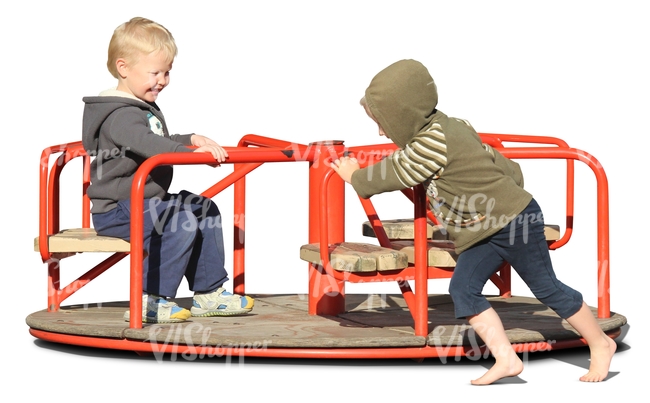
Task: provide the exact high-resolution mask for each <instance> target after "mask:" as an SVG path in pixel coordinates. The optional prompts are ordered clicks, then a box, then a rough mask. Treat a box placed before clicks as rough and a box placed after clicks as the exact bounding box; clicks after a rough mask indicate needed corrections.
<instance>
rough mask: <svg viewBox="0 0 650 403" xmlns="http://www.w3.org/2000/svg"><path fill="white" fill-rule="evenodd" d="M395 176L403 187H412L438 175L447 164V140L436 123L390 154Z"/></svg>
mask: <svg viewBox="0 0 650 403" xmlns="http://www.w3.org/2000/svg"><path fill="white" fill-rule="evenodd" d="M388 158H390V159H391V162H392V165H393V167H394V169H395V173H396V174H397V177H398V178H399V180H400V181H401V182H402V184H403V185H404V187H412V186H415V185H417V184H419V183H423V182H424V181H425V180H427V179H429V178H431V177H432V176H434V175H440V174H441V173H442V170H444V168H445V165H446V164H447V142H446V139H445V134H444V132H443V131H442V128H441V126H440V125H439V124H438V123H434V124H433V125H431V127H429V128H428V129H427V130H426V131H424V132H420V133H418V134H417V135H416V136H415V137H414V138H413V139H412V140H411V141H410V142H409V143H408V144H407V145H406V147H404V149H400V150H397V151H395V152H394V153H393V154H391V155H390V156H389V157H388Z"/></svg>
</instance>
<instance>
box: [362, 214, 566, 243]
mask: <svg viewBox="0 0 650 403" xmlns="http://www.w3.org/2000/svg"><path fill="white" fill-rule="evenodd" d="M381 223H382V225H383V227H384V230H385V231H386V235H387V236H388V239H396V240H401V239H405V240H412V239H413V236H414V234H415V232H414V229H413V227H414V226H413V220H412V219H396V220H382V222H381ZM362 234H363V236H367V237H373V238H374V237H375V231H374V230H373V229H372V225H370V222H369V221H366V222H364V223H363V225H362ZM544 235H545V236H546V240H547V241H557V240H558V239H560V226H559V225H553V224H547V225H546V226H545V227H544ZM427 238H428V239H433V240H446V239H449V238H448V237H447V234H446V233H443V232H442V231H440V230H439V229H438V228H436V227H434V226H433V225H431V224H427Z"/></svg>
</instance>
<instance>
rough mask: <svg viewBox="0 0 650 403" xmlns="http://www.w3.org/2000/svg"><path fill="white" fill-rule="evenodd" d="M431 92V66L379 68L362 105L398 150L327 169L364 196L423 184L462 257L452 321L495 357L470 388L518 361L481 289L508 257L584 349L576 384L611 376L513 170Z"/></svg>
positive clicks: (607, 352) (609, 351)
mask: <svg viewBox="0 0 650 403" xmlns="http://www.w3.org/2000/svg"><path fill="white" fill-rule="evenodd" d="M437 104H438V94H437V89H436V85H435V83H434V81H433V79H432V78H431V76H430V74H429V72H428V70H427V69H426V67H424V66H423V65H422V64H421V63H419V62H417V61H414V60H401V61H398V62H396V63H393V64H392V65H390V66H388V67H387V68H385V69H384V70H382V71H381V72H379V73H378V74H377V75H376V76H375V77H374V78H373V80H372V81H371V83H370V86H369V87H368V88H367V89H366V93H365V96H364V97H363V98H362V99H361V105H362V106H363V107H364V108H365V110H366V113H367V114H368V116H369V117H370V118H371V119H373V120H374V121H375V122H376V123H377V125H378V127H379V134H380V135H384V136H386V137H388V138H389V139H390V140H391V141H393V142H394V143H395V144H396V145H397V146H398V147H399V149H398V150H396V151H395V152H394V153H393V154H391V155H389V156H387V157H385V158H384V159H382V160H381V161H380V162H379V163H377V164H375V165H370V166H368V167H366V168H363V169H360V166H359V164H358V162H357V161H356V159H354V158H351V157H343V158H341V159H339V160H336V161H334V163H333V164H332V168H333V169H334V170H335V171H336V172H337V173H338V174H339V175H340V176H341V178H342V179H343V180H345V181H346V182H348V183H350V184H351V185H352V186H353V187H354V189H355V191H356V192H357V193H358V194H359V195H360V196H361V197H364V198H368V197H370V196H372V195H374V194H378V193H383V192H388V191H393V190H399V189H405V188H408V187H412V186H415V185H418V184H423V185H424V186H425V188H426V189H427V196H428V200H429V205H430V207H431V210H432V211H433V212H434V213H435V214H436V216H437V217H438V220H439V222H440V223H441V225H442V226H443V227H444V230H446V231H447V232H448V234H449V237H450V239H452V240H453V241H454V244H455V247H456V252H457V253H458V254H459V256H458V261H457V262H456V267H455V269H454V274H453V276H452V279H451V282H450V285H449V293H450V295H451V297H452V299H453V301H454V308H455V314H456V316H457V317H458V318H467V319H468V321H469V323H470V324H471V325H472V327H473V329H474V330H475V331H476V333H477V334H478V335H479V337H481V339H482V340H483V341H484V342H485V343H486V345H487V347H488V348H489V350H490V352H491V353H492V355H493V356H494V357H495V359H496V361H495V364H494V366H493V367H492V368H491V369H490V370H489V371H488V372H487V373H485V374H484V375H483V376H482V377H480V378H478V379H476V380H473V381H472V384H475V385H485V384H490V383H493V382H494V381H496V380H498V379H501V378H504V377H509V376H516V375H518V374H519V373H521V371H522V370H523V363H522V361H521V360H520V359H519V357H518V356H517V354H516V353H515V352H514V350H513V349H512V346H511V345H510V341H509V339H508V337H507V335H506V333H505V330H504V328H503V325H502V323H501V319H500V318H499V316H498V315H497V313H496V311H495V310H494V309H493V308H492V307H491V305H490V303H489V302H488V301H487V299H486V298H485V297H484V296H483V294H482V291H483V287H484V285H485V283H486V282H487V281H488V279H489V278H490V276H491V275H492V274H493V273H494V272H496V271H497V270H498V269H499V267H500V266H501V264H502V263H503V262H504V261H507V262H508V263H509V264H510V265H511V266H512V267H513V268H514V269H515V270H516V271H517V273H518V274H519V275H520V276H521V278H522V279H523V280H524V281H525V282H526V284H527V285H528V286H529V287H530V289H531V291H532V292H533V293H534V295H535V297H536V298H538V299H539V300H540V301H541V302H543V303H544V304H546V305H547V306H549V307H551V308H552V309H553V310H554V311H555V312H557V314H558V315H559V316H561V317H562V318H564V319H566V320H567V321H568V322H569V323H570V324H571V325H572V326H573V327H574V328H575V329H576V330H577V331H578V332H579V333H580V334H581V335H582V337H584V338H585V340H586V341H587V343H588V344H589V347H590V351H591V365H590V368H589V372H588V373H587V374H585V375H584V376H582V377H581V378H580V380H582V381H585V382H598V381H601V380H603V379H605V377H606V376H607V374H608V371H609V364H610V361H611V358H612V356H613V354H614V352H615V351H616V343H615V342H614V341H613V340H612V339H610V338H609V337H608V336H606V335H605V333H604V332H603V331H602V329H601V328H600V326H599V325H598V323H597V322H596V320H595V318H594V316H593V314H592V313H591V310H590V309H589V307H588V306H587V305H586V304H585V303H584V302H583V299H582V295H581V294H580V293H579V292H578V291H576V290H574V289H572V288H570V287H568V286H567V285H565V284H563V283H562V282H560V281H559V280H558V279H557V278H556V276H555V273H554V271H553V266H552V264H551V260H550V255H549V252H548V246H547V244H546V238H545V236H544V221H543V214H542V211H541V209H540V207H539V205H538V204H537V202H536V201H535V200H534V198H533V196H532V195H531V194H530V193H528V192H527V191H526V190H524V188H523V175H522V173H521V169H520V168H519V164H517V163H515V162H514V161H511V160H509V159H507V158H505V157H504V156H503V155H501V154H500V153H499V152H498V151H497V150H494V149H493V148H491V147H490V146H488V145H486V144H482V142H481V139H480V137H479V136H478V134H477V133H476V131H474V129H473V128H472V127H471V125H470V124H469V123H468V122H467V121H465V120H461V119H457V118H451V117H448V116H446V115H445V114H444V113H442V112H440V111H439V110H437V109H436V107H437Z"/></svg>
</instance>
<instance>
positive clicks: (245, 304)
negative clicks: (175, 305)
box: [190, 287, 255, 316]
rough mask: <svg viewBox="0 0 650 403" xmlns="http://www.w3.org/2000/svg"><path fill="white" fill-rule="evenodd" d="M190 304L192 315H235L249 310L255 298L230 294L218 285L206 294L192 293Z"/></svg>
mask: <svg viewBox="0 0 650 403" xmlns="http://www.w3.org/2000/svg"><path fill="white" fill-rule="evenodd" d="M192 305H193V306H192V308H191V310H190V311H191V312H192V316H235V315H243V314H247V313H248V312H250V311H251V310H252V309H253V305H255V300H254V299H253V298H251V297H248V296H243V297H242V296H241V295H237V294H231V293H229V292H227V291H226V290H225V289H224V288H222V287H219V288H218V289H217V290H215V291H213V292H211V293H208V294H194V303H193V304H192Z"/></svg>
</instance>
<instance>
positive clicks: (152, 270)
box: [93, 191, 228, 297]
mask: <svg viewBox="0 0 650 403" xmlns="http://www.w3.org/2000/svg"><path fill="white" fill-rule="evenodd" d="M143 224H144V249H145V252H146V257H145V259H144V262H143V285H142V288H143V291H144V292H146V293H148V294H155V295H160V296H163V297H175V296H176V291H177V290H178V287H179V285H180V283H181V281H182V279H183V277H186V278H187V282H188V284H189V287H190V289H191V290H193V291H195V292H210V291H213V290H215V289H217V288H218V287H219V286H221V285H222V284H223V283H225V282H226V281H227V280H228V273H227V272H226V269H225V267H224V264H225V259H224V245H223V232H222V227H221V213H220V212H219V208H218V207H217V205H216V204H215V203H214V202H213V201H212V200H211V199H209V198H205V197H202V196H199V195H195V194H192V193H190V192H187V191H181V192H180V193H179V194H170V195H168V197H166V198H164V199H159V198H153V199H145V200H144V220H143ZM93 225H94V227H95V230H96V231H97V233H98V234H99V235H105V236H112V237H117V238H122V239H124V240H126V241H129V239H130V235H131V233H130V230H131V228H130V225H131V200H130V199H129V200H123V201H120V202H119V203H118V205H117V207H116V208H114V209H113V210H111V211H109V212H106V213H101V214H93Z"/></svg>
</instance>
